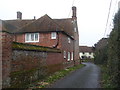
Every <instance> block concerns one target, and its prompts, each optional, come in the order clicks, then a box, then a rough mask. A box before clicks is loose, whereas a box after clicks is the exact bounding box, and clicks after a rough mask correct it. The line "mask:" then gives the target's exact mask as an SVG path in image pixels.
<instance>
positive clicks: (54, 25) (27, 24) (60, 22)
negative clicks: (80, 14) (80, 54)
mask: <svg viewBox="0 0 120 90" xmlns="http://www.w3.org/2000/svg"><path fill="white" fill-rule="evenodd" d="M4 22H6V23H7V24H9V25H10V26H11V27H12V26H13V27H16V28H14V29H8V28H6V29H7V30H8V31H9V32H12V33H27V32H46V31H47V32H48V31H49V32H51V31H63V32H65V33H66V34H67V35H69V36H71V37H73V36H74V30H73V29H74V28H73V23H72V18H66V19H52V18H50V17H49V16H48V15H47V14H46V15H44V16H42V17H41V18H39V19H37V20H34V19H33V20H32V19H31V20H5V21H4Z"/></svg>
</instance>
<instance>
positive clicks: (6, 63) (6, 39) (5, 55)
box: [0, 32, 12, 87]
mask: <svg viewBox="0 0 120 90" xmlns="http://www.w3.org/2000/svg"><path fill="white" fill-rule="evenodd" d="M0 33H1V34H2V35H1V36H2V85H3V87H8V86H10V71H11V58H12V43H11V42H12V36H11V35H10V34H9V33H6V32H0Z"/></svg>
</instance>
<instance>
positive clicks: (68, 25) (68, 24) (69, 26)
mask: <svg viewBox="0 0 120 90" xmlns="http://www.w3.org/2000/svg"><path fill="white" fill-rule="evenodd" d="M54 20H55V21H56V22H57V23H58V24H59V25H61V26H62V27H63V31H65V32H66V33H67V34H69V35H70V36H74V27H73V23H72V18H67V19H54Z"/></svg>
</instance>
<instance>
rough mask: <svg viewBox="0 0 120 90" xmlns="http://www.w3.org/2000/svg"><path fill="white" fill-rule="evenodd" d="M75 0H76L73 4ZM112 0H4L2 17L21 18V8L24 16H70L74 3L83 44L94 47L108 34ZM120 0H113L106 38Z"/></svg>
mask: <svg viewBox="0 0 120 90" xmlns="http://www.w3.org/2000/svg"><path fill="white" fill-rule="evenodd" d="M73 1H74V3H73ZM110 1H111V0H0V19H2V20H10V19H16V18H17V14H16V12H17V11H21V12H22V18H23V19H33V18H34V16H36V19H38V18H40V17H41V16H43V15H45V14H48V15H49V16H50V17H51V18H53V19H54V18H70V17H71V16H72V12H71V7H72V4H73V5H74V6H76V7H77V20H78V28H79V39H80V45H86V46H93V45H94V44H95V43H97V41H98V40H100V39H101V38H103V37H104V32H105V26H106V22H107V17H108V11H109V5H110ZM117 1H118V0H113V1H112V7H111V13H110V19H109V23H108V29H107V30H106V34H105V37H106V36H107V35H108V34H109V32H110V31H111V30H110V28H111V27H109V25H110V23H111V22H112V18H113V13H114V11H115V10H117V4H116V2H117Z"/></svg>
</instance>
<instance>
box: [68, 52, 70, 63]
mask: <svg viewBox="0 0 120 90" xmlns="http://www.w3.org/2000/svg"><path fill="white" fill-rule="evenodd" d="M68 61H70V52H68Z"/></svg>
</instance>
